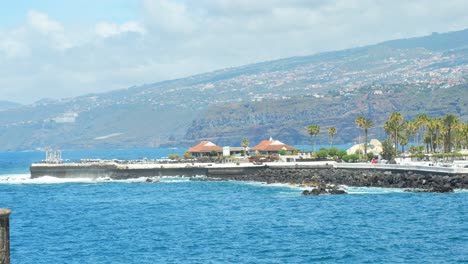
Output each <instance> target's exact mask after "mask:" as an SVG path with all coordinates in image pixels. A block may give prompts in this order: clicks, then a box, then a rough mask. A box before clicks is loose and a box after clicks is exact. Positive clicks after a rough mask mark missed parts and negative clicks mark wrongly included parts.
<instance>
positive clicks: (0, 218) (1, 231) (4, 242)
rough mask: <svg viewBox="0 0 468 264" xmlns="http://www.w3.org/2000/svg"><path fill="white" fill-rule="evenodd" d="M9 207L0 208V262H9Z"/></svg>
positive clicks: (0, 263)
mask: <svg viewBox="0 0 468 264" xmlns="http://www.w3.org/2000/svg"><path fill="white" fill-rule="evenodd" d="M10 214H11V210H10V209H3V208H0V264H10Z"/></svg>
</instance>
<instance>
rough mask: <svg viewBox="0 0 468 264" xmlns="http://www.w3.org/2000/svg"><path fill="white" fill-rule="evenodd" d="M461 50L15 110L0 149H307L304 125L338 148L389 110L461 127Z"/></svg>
mask: <svg viewBox="0 0 468 264" xmlns="http://www.w3.org/2000/svg"><path fill="white" fill-rule="evenodd" d="M467 47H468V29H465V30H462V31H455V32H448V33H437V34H432V35H429V36H425V37H417V38H408V39H400V40H390V41H386V42H382V43H379V44H375V45H369V46H365V47H357V48H352V49H347V50H341V51H333V52H324V53H318V54H315V55H310V56H297V57H291V58H283V59H278V60H272V61H266V62H259V63H255V64H249V65H244V66H240V67H234V68H227V69H220V70H217V71H213V72H208V73H203V74H198V75H194V76H190V77H186V78H179V79H175V80H168V81H163V82H157V83H152V84H145V85H140V86H132V87H130V88H127V89H121V90H115V91H111V92H107V93H101V94H89V95H83V96H79V97H75V98H66V99H61V100H50V99H47V100H40V101H38V102H36V103H34V104H32V105H28V106H18V105H16V106H14V107H13V108H8V109H6V110H3V111H0V149H35V148H40V147H45V146H54V147H57V148H61V149H66V148H114V147H116V148H123V147H156V146H181V145H186V146H188V145H193V144H194V143H198V141H200V140H210V141H213V142H214V143H216V144H227V145H232V146H235V145H239V144H240V143H239V142H240V141H241V140H242V138H243V137H247V138H248V139H249V140H251V142H256V141H261V140H263V139H266V138H269V137H270V136H273V137H274V138H277V139H279V140H281V141H283V142H285V143H287V144H308V143H310V142H309V141H310V139H309V136H308V135H307V133H306V132H305V129H304V127H305V126H306V125H308V124H312V123H317V124H320V125H321V126H322V127H323V128H324V129H326V128H327V127H329V126H336V128H337V130H338V131H339V132H338V134H337V137H336V143H347V142H354V141H356V140H357V137H358V136H359V133H360V131H359V130H358V129H357V128H356V127H355V124H354V121H353V119H354V117H355V116H356V115H358V114H361V115H365V116H367V117H371V118H373V119H374V120H375V121H376V123H377V124H378V123H379V122H381V121H382V119H383V118H384V117H385V116H387V115H388V114H389V112H391V111H401V112H402V113H403V114H404V115H405V116H407V117H413V116H414V115H416V114H418V113H421V112H427V113H428V114H430V115H431V116H441V115H444V114H447V113H453V114H456V115H458V116H459V117H460V118H461V119H462V120H464V121H466V120H468V85H467V83H468V73H467V72H466V69H467V68H468V48H467ZM136 82H137V81H136ZM0 109H1V108H0ZM323 131H324V130H323ZM323 131H322V133H321V134H320V137H321V140H322V141H324V142H326V141H327V139H326V138H327V135H326V133H325V132H323ZM371 133H375V134H374V135H371V136H375V137H377V138H382V137H384V136H385V134H384V133H383V132H382V131H381V129H380V130H379V128H376V129H374V130H373V131H372V132H371ZM106 135H114V136H112V137H108V136H106Z"/></svg>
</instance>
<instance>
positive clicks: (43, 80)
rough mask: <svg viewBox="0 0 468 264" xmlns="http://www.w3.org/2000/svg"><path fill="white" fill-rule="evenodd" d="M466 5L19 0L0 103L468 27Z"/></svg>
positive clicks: (458, 0) (1, 73)
mask: <svg viewBox="0 0 468 264" xmlns="http://www.w3.org/2000/svg"><path fill="white" fill-rule="evenodd" d="M466 10H468V1H466V0H445V1H440V0H412V1H407V0H392V1H387V0H197V1H183V0H94V1H90V0H80V1H60V0H55V1H53V0H36V1H32V0H19V1H3V3H2V7H1V9H0V100H10V101H16V102H20V103H32V102H34V101H37V100H39V99H41V98H67V97H74V96H78V95H83V94H87V93H100V92H106V91H111V90H115V89H123V88H127V87H130V86H134V85H140V84H145V83H154V82H157V81H162V80H168V79H173V78H180V77H185V76H189V75H193V74H198V73H203V72H207V71H213V70H217V69H222V68H226V67H233V66H240V65H245V64H249V63H255V62H260V61H265V60H273V59H278V58H285V57H291V56H300V55H311V54H314V53H317V52H323V51H330V50H339V49H345V48H351V47H356V46H363V45H369V44H374V43H377V42H381V41H385V40H390V39H397V38H408V37H414V36H422V35H427V34H430V33H432V32H447V31H455V30H462V29H465V28H467V27H468V16H467V15H466Z"/></svg>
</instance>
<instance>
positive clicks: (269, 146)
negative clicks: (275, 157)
mask: <svg viewBox="0 0 468 264" xmlns="http://www.w3.org/2000/svg"><path fill="white" fill-rule="evenodd" d="M250 150H251V151H255V153H258V154H278V153H279V152H280V151H281V150H286V151H288V152H291V151H296V150H297V149H296V148H294V147H291V146H289V145H286V144H284V143H283V142H281V141H279V140H273V139H272V138H270V139H269V140H263V141H262V142H260V144H258V145H257V146H255V147H253V148H251V149H250Z"/></svg>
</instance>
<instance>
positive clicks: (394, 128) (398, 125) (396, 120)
mask: <svg viewBox="0 0 468 264" xmlns="http://www.w3.org/2000/svg"><path fill="white" fill-rule="evenodd" d="M402 127H403V115H402V114H400V113H399V112H393V113H392V114H391V115H390V118H389V119H388V121H386V122H385V124H384V130H385V132H386V133H387V134H389V135H390V137H391V138H392V139H393V142H394V143H395V152H396V153H398V134H399V133H400V132H401V130H402Z"/></svg>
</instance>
